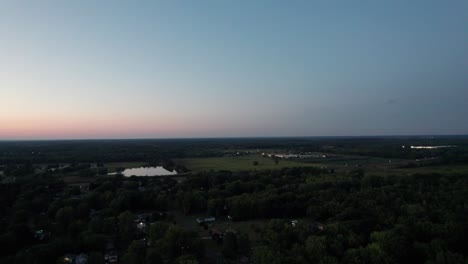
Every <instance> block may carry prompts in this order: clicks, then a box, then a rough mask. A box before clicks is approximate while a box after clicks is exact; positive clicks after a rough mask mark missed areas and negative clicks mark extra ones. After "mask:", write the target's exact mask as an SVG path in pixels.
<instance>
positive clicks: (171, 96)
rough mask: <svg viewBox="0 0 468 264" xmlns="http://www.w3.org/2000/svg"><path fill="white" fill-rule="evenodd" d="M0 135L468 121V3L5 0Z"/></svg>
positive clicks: (429, 130) (331, 128)
mask: <svg viewBox="0 0 468 264" xmlns="http://www.w3.org/2000/svg"><path fill="white" fill-rule="evenodd" d="M1 7H2V8H0V38H1V41H0V140H16V139H100V138H176V137H249V136H252V137H254V136H341V135H351V136H352V135H412V134H419V135H421V134H468V122H466V116H468V107H466V100H467V99H468V88H467V87H468V71H467V69H468V49H467V48H466V47H468V34H467V30H466V26H467V25H468V16H467V15H466V14H467V13H468V3H467V2H466V1H461V0H459V1H457V0H456V1H450V2H443V1H422V0H421V1H411V3H409V2H408V1H384V2H380V1H379V3H377V1H363V2H359V3H357V2H354V1H353V3H351V2H348V1H338V2H334V3H330V2H328V1H298V2H293V3H286V2H283V1H253V2H228V1H196V2H173V1H167V2H158V1H143V2H140V3H132V2H131V1H123V2H120V1H118V2H114V1H98V2H96V1H77V2H72V1H36V2H34V1H31V2H29V3H28V1H26V2H23V1H21V2H20V1H5V2H2V4H1Z"/></svg>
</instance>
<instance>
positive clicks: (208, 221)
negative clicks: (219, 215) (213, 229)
mask: <svg viewBox="0 0 468 264" xmlns="http://www.w3.org/2000/svg"><path fill="white" fill-rule="evenodd" d="M195 220H196V221H197V223H198V224H199V225H204V224H211V223H213V222H214V221H216V218H215V217H197V218H196V219H195Z"/></svg>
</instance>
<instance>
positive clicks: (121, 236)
mask: <svg viewBox="0 0 468 264" xmlns="http://www.w3.org/2000/svg"><path fill="white" fill-rule="evenodd" d="M467 176H468V175H461V174H451V175H440V174H427V175H413V176H385V177H383V176H382V177H381V176H373V175H366V174H365V173H364V171H362V170H356V171H352V172H349V173H341V174H339V173H330V172H329V171H325V170H321V169H318V168H290V169H282V170H277V171H252V172H238V173H232V172H228V171H225V172H223V171H221V172H206V173H199V174H195V175H192V176H191V177H187V178H186V179H185V180H183V181H180V182H179V181H177V180H175V179H160V178H148V177H146V178H145V177H132V178H124V177H121V176H116V177H113V178H102V179H99V180H97V181H95V182H94V183H92V184H91V185H90V190H89V192H84V191H82V190H80V189H77V188H76V187H70V186H67V185H66V184H65V183H64V182H63V181H62V180H61V178H60V177H59V176H56V175H50V174H46V173H45V174H40V175H31V176H23V177H19V178H18V180H17V181H16V182H15V183H11V184H4V185H0V193H1V196H0V210H1V211H0V215H1V220H0V221H1V222H0V234H1V235H0V248H1V249H2V250H1V256H0V263H57V259H58V258H59V257H60V256H63V255H65V254H67V253H70V252H75V253H78V252H88V253H89V256H90V259H89V263H102V259H103V254H105V252H106V250H108V249H107V248H108V244H109V243H112V244H113V246H114V247H115V249H116V251H117V252H119V255H120V257H121V260H122V261H123V262H122V263H141V264H143V263H190V261H191V263H197V261H200V263H206V262H208V260H207V259H206V258H205V254H206V249H205V248H204V244H203V243H202V241H201V239H200V237H199V236H198V234H197V233H196V232H194V231H191V230H186V229H183V228H181V227H180V226H179V225H178V223H177V222H176V221H175V218H174V215H173V212H182V214H185V215H192V214H193V215H195V214H205V215H213V216H216V217H217V218H218V219H226V221H227V219H232V221H235V222H236V221H244V220H262V222H263V224H262V225H256V226H254V227H253V229H254V231H253V232H254V233H255V237H258V238H259V239H258V240H256V241H253V240H252V238H251V237H252V236H253V235H254V234H253V233H228V234H226V236H225V238H224V242H223V246H222V247H223V249H222V256H223V257H224V258H225V261H227V262H229V261H231V262H232V261H235V260H236V259H237V258H238V257H240V256H245V257H247V259H249V261H250V262H253V263H259V264H266V263H466V261H467V260H468V253H467V252H468V205H467V201H468V177H467ZM141 212H152V213H151V215H150V216H147V217H149V218H151V222H152V223H153V224H151V226H150V227H149V230H148V233H147V234H145V233H142V232H139V231H138V230H137V228H136V226H135V224H134V219H135V218H136V217H137V215H138V214H139V213H141ZM292 220H297V222H294V223H293V222H292ZM41 230H42V231H43V233H40V236H38V231H41ZM41 234H44V236H42V235H41ZM143 238H146V239H148V240H149V241H150V242H151V243H149V244H148V243H146V242H145V243H142V242H141V241H142V239H143Z"/></svg>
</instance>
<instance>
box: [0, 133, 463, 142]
mask: <svg viewBox="0 0 468 264" xmlns="http://www.w3.org/2000/svg"><path fill="white" fill-rule="evenodd" d="M402 137H468V134H394V135H389V134H388V135H340V136H237V137H229V136H228V137H218V136H214V137H153V138H151V137H141V138H139V137H135V138H44V139H41V138H37V139H0V142H18V141H22V142H26V141H99V140H103V141H122V140H197V139H287V138H402Z"/></svg>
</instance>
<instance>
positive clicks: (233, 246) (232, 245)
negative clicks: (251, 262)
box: [222, 232, 237, 259]
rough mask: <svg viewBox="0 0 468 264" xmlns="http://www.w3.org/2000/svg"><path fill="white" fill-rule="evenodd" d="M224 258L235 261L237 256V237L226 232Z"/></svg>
mask: <svg viewBox="0 0 468 264" xmlns="http://www.w3.org/2000/svg"><path fill="white" fill-rule="evenodd" d="M222 252H223V256H224V257H226V258H229V259H234V258H235V257H236V256H237V241H236V235H235V234H234V233H232V232H226V234H225V235H224V238H223V250H222Z"/></svg>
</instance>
